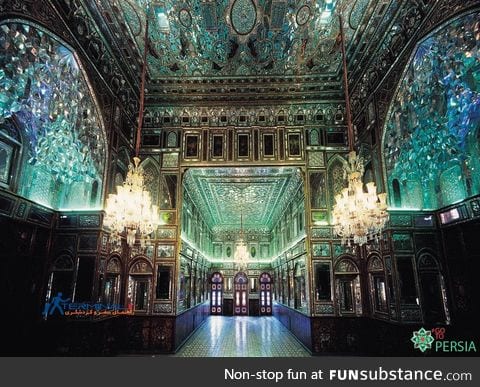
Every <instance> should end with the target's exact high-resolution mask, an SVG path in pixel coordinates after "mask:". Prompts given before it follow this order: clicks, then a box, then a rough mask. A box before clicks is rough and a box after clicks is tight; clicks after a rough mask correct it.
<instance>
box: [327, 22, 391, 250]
mask: <svg viewBox="0 0 480 387" xmlns="http://www.w3.org/2000/svg"><path fill="white" fill-rule="evenodd" d="M339 22H340V38H341V39H340V43H341V44H340V47H341V50H342V64H343V86H344V89H345V107H346V109H345V110H346V113H347V127H348V145H349V149H350V153H349V154H348V163H345V165H344V178H346V179H347V180H348V187H347V188H344V189H343V190H342V192H341V193H339V194H337V195H336V196H335V204H334V207H333V210H332V221H333V231H334V233H335V234H336V235H337V236H339V237H340V238H341V242H342V244H344V245H348V246H351V245H352V242H353V244H356V245H360V246H361V245H364V244H366V243H367V242H368V241H369V240H374V239H376V240H378V237H379V236H380V234H381V232H382V230H383V229H384V227H385V225H386V223H387V221H388V212H387V194H386V193H380V194H378V195H377V187H376V186H375V183H373V182H370V183H367V184H366V188H367V190H366V192H365V191H364V189H363V181H362V177H363V173H364V163H363V159H362V158H361V157H359V156H357V154H356V152H355V150H354V147H353V140H354V134H353V125H352V114H351V111H350V97H349V92H348V77H347V75H348V74H347V59H346V54H345V34H344V31H343V20H342V16H341V15H339Z"/></svg>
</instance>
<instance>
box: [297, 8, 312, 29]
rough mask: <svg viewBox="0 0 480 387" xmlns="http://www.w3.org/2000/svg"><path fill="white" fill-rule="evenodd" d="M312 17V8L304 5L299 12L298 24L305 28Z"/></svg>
mask: <svg viewBox="0 0 480 387" xmlns="http://www.w3.org/2000/svg"><path fill="white" fill-rule="evenodd" d="M310 16H312V11H311V9H310V7H309V6H308V5H307V4H304V5H302V6H301V7H300V8H299V9H298V11H297V16H296V20H297V24H298V25H299V26H303V25H304V24H306V23H307V22H308V21H309V20H310Z"/></svg>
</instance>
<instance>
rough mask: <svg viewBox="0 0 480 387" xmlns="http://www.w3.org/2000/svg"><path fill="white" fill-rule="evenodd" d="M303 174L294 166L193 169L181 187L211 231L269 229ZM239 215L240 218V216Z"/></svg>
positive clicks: (265, 230) (273, 224) (299, 183)
mask: <svg viewBox="0 0 480 387" xmlns="http://www.w3.org/2000/svg"><path fill="white" fill-rule="evenodd" d="M301 184H302V177H301V175H300V172H299V171H298V169H297V168H287V167H283V168H272V167H268V168H263V167H262V168H192V169H190V170H188V171H187V173H186V175H185V180H184V188H185V189H186V190H187V192H188V193H189V194H190V197H191V198H192V200H193V202H194V203H195V205H196V206H197V208H198V209H199V210H200V212H201V213H202V214H203V215H204V219H205V221H206V222H207V224H208V226H209V227H210V228H211V230H212V231H213V232H214V233H218V232H222V231H231V230H239V229H240V223H241V220H242V221H243V227H244V229H245V230H248V231H249V232H270V231H271V229H272V228H273V226H275V224H276V222H277V220H278V219H279V217H280V216H281V214H282V213H283V211H284V209H285V207H286V205H287V204H288V203H289V201H290V200H291V199H292V197H293V195H294V194H295V192H296V191H297V190H298V188H299V186H300V185H301ZM241 217H242V218H243V219H241Z"/></svg>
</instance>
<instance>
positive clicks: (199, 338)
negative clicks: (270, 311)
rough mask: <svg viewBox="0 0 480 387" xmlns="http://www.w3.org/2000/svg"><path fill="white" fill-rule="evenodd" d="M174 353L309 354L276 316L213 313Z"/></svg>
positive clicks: (195, 355)
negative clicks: (232, 315) (230, 315)
mask: <svg viewBox="0 0 480 387" xmlns="http://www.w3.org/2000/svg"><path fill="white" fill-rule="evenodd" d="M175 356H181V357H305V356H310V354H309V353H308V351H307V350H306V349H305V348H304V347H303V346H302V345H301V344H300V343H299V341H298V340H297V339H296V338H295V336H293V335H292V334H291V333H290V331H289V330H288V329H287V328H285V327H284V326H283V325H282V324H281V323H280V322H279V321H278V320H277V319H276V318H274V317H225V316H210V317H209V318H208V320H207V321H206V322H205V323H204V324H203V325H202V326H201V327H200V328H199V329H198V330H197V331H196V332H195V333H194V334H193V335H192V337H190V338H189V340H188V341H187V342H186V343H185V344H184V345H183V347H182V348H181V349H180V350H179V351H178V352H177V353H176V354H175Z"/></svg>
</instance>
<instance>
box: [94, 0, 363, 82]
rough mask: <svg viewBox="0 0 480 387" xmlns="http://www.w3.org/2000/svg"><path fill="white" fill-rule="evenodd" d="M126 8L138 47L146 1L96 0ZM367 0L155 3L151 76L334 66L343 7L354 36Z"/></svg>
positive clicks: (273, 72) (308, 71)
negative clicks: (337, 14)
mask: <svg viewBox="0 0 480 387" xmlns="http://www.w3.org/2000/svg"><path fill="white" fill-rule="evenodd" d="M97 2H98V3H100V4H102V6H103V7H104V8H105V9H106V10H108V11H109V12H111V13H112V14H116V13H117V12H118V10H120V11H121V12H122V13H123V18H122V19H123V20H125V22H126V24H127V26H128V28H129V33H130V35H131V36H132V37H133V39H135V40H136V42H137V45H138V46H139V47H140V49H141V50H142V51H143V46H144V44H143V33H142V30H143V27H144V24H145V22H144V20H145V9H146V8H147V2H146V0H135V1H134V0H132V1H120V0H109V1H107V0H97ZM368 4H369V0H356V1H350V0H348V1H347V0H324V1H313V0H306V1H294V0H217V1H202V0H192V1H176V0H164V1H160V2H153V7H152V8H151V9H150V12H149V15H150V16H149V17H150V20H151V22H150V34H149V35H150V40H151V42H152V47H151V49H150V54H151V55H150V56H149V64H150V69H151V71H152V75H153V77H154V78H164V77H165V76H167V77H184V76H190V77H198V76H225V75H227V76H232V75H233V76H244V75H253V76H256V75H285V74H286V75H297V74H316V73H324V72H334V71H336V70H337V69H338V66H339V64H340V54H339V52H338V50H332V47H333V46H334V45H335V39H336V37H337V34H338V31H339V26H338V19H337V17H336V16H335V12H336V11H338V10H342V11H343V14H344V16H345V19H346V22H345V26H346V33H347V36H348V37H351V36H352V35H353V33H354V29H356V28H357V27H358V26H359V24H360V22H361V20H362V17H363V15H364V12H365V9H366V7H367V6H368Z"/></svg>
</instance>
